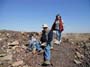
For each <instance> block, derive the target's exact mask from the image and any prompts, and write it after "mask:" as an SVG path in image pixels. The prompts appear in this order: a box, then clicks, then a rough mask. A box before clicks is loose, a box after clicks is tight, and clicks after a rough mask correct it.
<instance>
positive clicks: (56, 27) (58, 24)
mask: <svg viewBox="0 0 90 67" xmlns="http://www.w3.org/2000/svg"><path fill="white" fill-rule="evenodd" d="M51 30H52V31H56V39H57V40H58V41H57V42H56V44H60V42H61V33H62V31H63V30H64V27H63V21H62V18H61V16H60V15H59V14H57V15H56V19H55V21H54V23H53V25H52V28H51Z"/></svg>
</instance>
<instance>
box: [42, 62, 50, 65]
mask: <svg viewBox="0 0 90 67" xmlns="http://www.w3.org/2000/svg"><path fill="white" fill-rule="evenodd" d="M49 65H51V63H50V61H45V62H44V63H43V64H42V66H49Z"/></svg>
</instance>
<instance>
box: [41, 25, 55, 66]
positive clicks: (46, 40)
mask: <svg viewBox="0 0 90 67" xmlns="http://www.w3.org/2000/svg"><path fill="white" fill-rule="evenodd" d="M42 28H43V30H42V35H41V40H40V41H41V43H42V44H41V46H42V47H43V49H44V63H43V64H42V65H45V66H47V65H50V60H51V50H50V49H51V41H52V38H53V33H52V31H49V29H48V25H47V24H44V25H42Z"/></svg>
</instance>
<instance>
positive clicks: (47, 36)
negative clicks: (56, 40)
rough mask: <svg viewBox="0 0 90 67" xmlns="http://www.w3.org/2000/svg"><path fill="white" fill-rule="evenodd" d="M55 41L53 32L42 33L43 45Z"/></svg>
mask: <svg viewBox="0 0 90 67" xmlns="http://www.w3.org/2000/svg"><path fill="white" fill-rule="evenodd" d="M52 39H53V32H52V31H48V32H45V31H44V30H43V31H42V35H41V39H40V41H41V43H43V42H47V43H50V42H51V41H52Z"/></svg>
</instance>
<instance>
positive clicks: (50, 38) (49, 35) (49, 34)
mask: <svg viewBox="0 0 90 67" xmlns="http://www.w3.org/2000/svg"><path fill="white" fill-rule="evenodd" d="M52 40H53V31H50V32H49V33H48V41H47V42H48V43H50V42H51V41H52Z"/></svg>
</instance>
